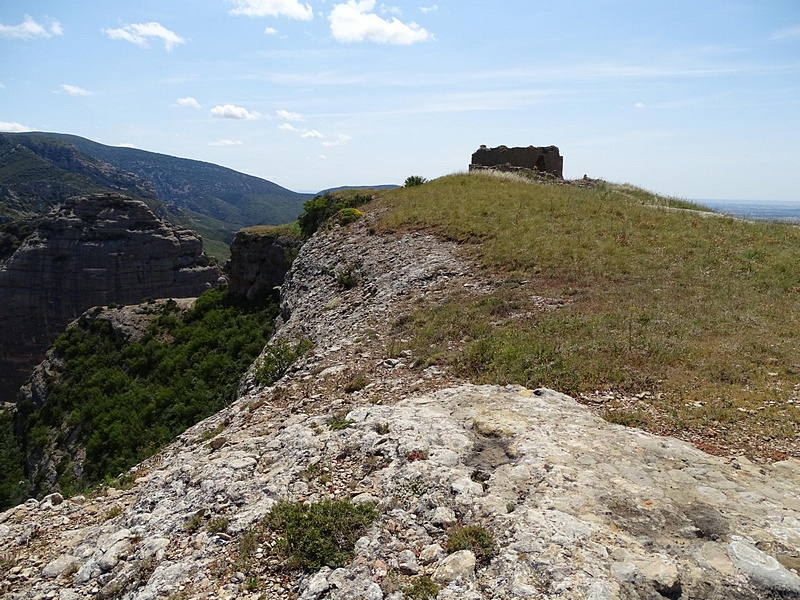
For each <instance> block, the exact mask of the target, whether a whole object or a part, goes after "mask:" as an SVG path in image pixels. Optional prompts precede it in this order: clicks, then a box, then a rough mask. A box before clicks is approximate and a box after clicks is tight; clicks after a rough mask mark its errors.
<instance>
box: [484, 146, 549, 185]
mask: <svg viewBox="0 0 800 600" xmlns="http://www.w3.org/2000/svg"><path fill="white" fill-rule="evenodd" d="M486 168H492V169H499V170H505V171H513V170H517V169H530V170H536V171H539V172H540V173H550V174H551V175H554V176H555V177H558V178H560V179H563V177H564V175H563V170H564V158H563V157H562V156H561V154H560V153H559V151H558V147H556V146H528V147H527V148H508V147H507V146H497V148H487V147H486V146H483V145H482V146H481V147H480V148H479V149H478V150H477V151H476V152H475V153H474V154H473V155H472V163H471V164H470V165H469V170H470V171H475V170H480V169H486Z"/></svg>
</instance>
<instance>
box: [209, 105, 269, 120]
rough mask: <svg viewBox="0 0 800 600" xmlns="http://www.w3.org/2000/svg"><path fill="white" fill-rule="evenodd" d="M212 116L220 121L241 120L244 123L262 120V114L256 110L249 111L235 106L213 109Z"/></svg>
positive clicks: (221, 106)
mask: <svg viewBox="0 0 800 600" xmlns="http://www.w3.org/2000/svg"><path fill="white" fill-rule="evenodd" d="M211 116H212V117H217V118H219V119H240V120H244V121H254V120H256V119H260V118H261V113H257V112H256V111H254V110H247V109H246V108H243V107H241V106H236V105H234V104H221V105H217V106H215V107H214V108H212V109H211Z"/></svg>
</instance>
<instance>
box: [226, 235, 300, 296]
mask: <svg viewBox="0 0 800 600" xmlns="http://www.w3.org/2000/svg"><path fill="white" fill-rule="evenodd" d="M301 245H302V240H301V239H300V238H299V237H297V236H294V235H292V234H290V233H289V232H288V231H287V230H286V229H285V228H280V227H248V228H246V229H242V230H241V231H239V232H238V233H237V234H236V237H235V238H233V242H231V258H230V260H229V261H228V262H227V263H225V274H226V275H227V276H228V289H229V290H230V292H231V293H232V294H234V295H236V296H245V297H246V298H247V299H248V300H251V301H255V300H258V299H260V298H263V297H264V296H267V295H269V294H271V293H272V291H273V289H274V288H276V287H279V286H281V285H283V280H284V279H285V278H286V273H287V272H288V271H289V268H290V267H291V266H292V262H293V261H294V259H295V257H296V256H297V252H298V250H299V249H300V246H301Z"/></svg>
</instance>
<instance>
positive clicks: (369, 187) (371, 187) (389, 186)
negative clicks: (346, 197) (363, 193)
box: [318, 183, 400, 195]
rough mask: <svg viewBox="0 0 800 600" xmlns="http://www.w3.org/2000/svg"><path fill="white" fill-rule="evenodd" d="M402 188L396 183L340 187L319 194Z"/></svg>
mask: <svg viewBox="0 0 800 600" xmlns="http://www.w3.org/2000/svg"><path fill="white" fill-rule="evenodd" d="M398 187H400V186H399V185H397V184H395V183H385V184H381V185H340V186H339V187H332V188H327V189H325V190H320V191H319V192H318V195H319V194H324V193H325V192H330V193H331V194H332V193H334V192H340V191H342V190H392V189H394V188H398Z"/></svg>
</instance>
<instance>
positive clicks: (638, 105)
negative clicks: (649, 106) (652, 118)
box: [633, 102, 646, 108]
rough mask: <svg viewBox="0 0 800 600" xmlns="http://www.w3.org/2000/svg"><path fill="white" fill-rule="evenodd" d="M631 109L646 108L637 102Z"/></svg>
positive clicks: (642, 103) (643, 104)
mask: <svg viewBox="0 0 800 600" xmlns="http://www.w3.org/2000/svg"><path fill="white" fill-rule="evenodd" d="M633 108H646V107H645V103H644V102H637V103H636V104H634V105H633Z"/></svg>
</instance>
